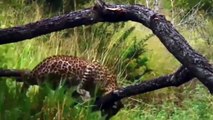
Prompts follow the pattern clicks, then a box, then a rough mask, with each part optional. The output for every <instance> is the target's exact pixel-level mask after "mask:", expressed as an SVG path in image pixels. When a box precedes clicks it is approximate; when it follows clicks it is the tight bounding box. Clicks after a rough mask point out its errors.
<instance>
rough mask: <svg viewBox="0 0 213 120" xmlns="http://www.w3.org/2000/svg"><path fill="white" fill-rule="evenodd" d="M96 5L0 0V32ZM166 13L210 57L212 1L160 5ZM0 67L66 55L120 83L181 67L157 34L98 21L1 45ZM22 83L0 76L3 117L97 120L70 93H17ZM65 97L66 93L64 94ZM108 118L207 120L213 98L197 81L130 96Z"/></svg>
mask: <svg viewBox="0 0 213 120" xmlns="http://www.w3.org/2000/svg"><path fill="white" fill-rule="evenodd" d="M107 2H109V3H119V4H144V5H146V6H147V7H150V8H152V9H154V7H155V6H154V0H108V1H107ZM93 3H94V0H0V29H3V28H8V27H13V26H17V25H23V24H27V23H30V22H35V21H38V20H41V19H44V18H49V17H52V16H56V15H61V14H65V13H68V12H70V11H74V10H79V9H83V8H87V7H90V6H92V5H93ZM158 7H159V11H158V12H159V13H161V14H163V15H165V16H166V18H167V19H168V20H170V21H171V22H172V23H173V24H174V25H175V27H176V28H177V29H178V30H179V31H180V33H181V34H182V35H183V36H184V37H185V38H186V39H187V40H188V42H189V43H190V45H191V46H192V47H193V48H194V49H196V50H197V51H199V52H200V53H201V54H203V55H204V56H206V57H207V58H208V59H209V60H210V61H212V60H213V41H212V40H213V34H212V33H213V19H212V18H213V1H212V0H193V1H191V0H159V6H158ZM0 51H1V53H0V68H14V69H32V68H33V67H34V66H36V65H37V64H38V63H39V62H40V61H42V60H43V59H44V58H46V57H47V56H51V55H57V54H66V55H74V56H78V57H82V58H84V59H88V60H94V59H95V60H98V61H99V62H100V63H101V64H103V65H105V66H107V67H108V68H110V69H111V70H112V71H113V72H114V73H115V74H117V76H118V77H117V78H118V82H119V85H120V86H127V85H130V84H137V83H139V82H141V81H144V80H147V79H151V78H155V77H158V76H161V75H165V74H169V73H172V72H174V71H175V70H176V69H177V68H178V66H180V64H179V63H178V61H177V60H175V59H174V57H173V56H172V55H171V54H170V53H169V52H168V51H167V50H166V49H165V47H164V46H163V45H162V44H161V43H160V41H159V40H158V38H157V37H155V36H154V35H153V34H152V32H151V31H150V30H148V29H147V28H145V27H144V26H143V25H141V24H138V23H135V22H125V23H114V24H109V23H98V24H95V25H92V26H80V27H77V28H73V29H67V30H63V31H59V32H54V33H51V34H48V35H44V36H40V37H37V38H34V39H33V40H27V41H23V42H19V43H14V44H7V45H1V46H0ZM21 86H22V83H17V82H15V81H14V80H13V79H5V78H0V119H1V120H20V119H22V120H29V119H32V120H34V119H36V120H38V119H45V120H52V119H57V120H61V119H65V120H70V119H71V120H93V119H97V120H101V119H104V117H102V116H101V115H100V112H91V104H90V103H80V102H79V103H77V104H74V103H76V102H77V101H76V100H75V99H73V98H71V97H70V94H71V92H72V89H70V88H66V87H64V86H59V87H58V88H57V90H52V89H50V88H49V87H48V86H43V87H42V88H43V89H42V90H40V89H38V86H32V87H30V88H29V90H28V91H26V93H22V92H21ZM64 93H65V94H64ZM123 102H124V103H125V108H123V109H122V110H121V111H120V112H119V113H118V114H117V115H116V116H114V117H113V118H112V119H113V120H122V119H124V120H141V119H145V120H153V119H156V120H168V119H172V120H179V119H182V120H189V119H190V120H212V119H213V98H212V96H211V95H210V94H209V93H208V91H207V89H206V88H205V87H204V86H203V85H202V84H201V83H200V82H199V81H197V80H196V79H195V80H193V81H191V82H189V83H187V84H185V85H182V86H180V87H178V88H173V87H171V88H165V89H162V90H157V91H153V92H150V93H146V94H143V95H138V96H134V97H130V98H127V99H125V100H124V101H123Z"/></svg>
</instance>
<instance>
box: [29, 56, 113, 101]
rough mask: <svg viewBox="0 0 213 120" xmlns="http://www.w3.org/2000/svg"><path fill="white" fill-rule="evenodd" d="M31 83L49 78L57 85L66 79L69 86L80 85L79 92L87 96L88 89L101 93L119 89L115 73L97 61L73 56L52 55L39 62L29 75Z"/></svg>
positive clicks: (42, 81) (38, 82)
mask: <svg viewBox="0 0 213 120" xmlns="http://www.w3.org/2000/svg"><path fill="white" fill-rule="evenodd" d="M29 79H30V80H31V84H42V83H44V80H46V79H49V80H50V81H51V83H53V84H54V85H55V86H57V85H58V83H59V81H60V80H66V85H68V86H78V89H77V90H78V92H79V93H80V94H84V95H86V96H87V97H89V96H88V93H87V92H86V91H89V92H90V93H91V92H94V91H95V88H97V89H98V90H97V91H98V92H100V93H101V94H107V93H109V92H111V91H113V90H116V89H117V82H116V77H115V75H113V74H111V73H110V72H109V70H108V69H106V68H105V67H103V66H102V65H100V64H98V63H97V62H89V61H86V60H83V59H80V58H77V57H73V56H62V55H60V56H52V57H49V58H46V59H45V60H43V61H42V62H41V63H40V64H38V65H37V66H36V67H35V68H34V69H33V70H32V71H31V74H30V76H29Z"/></svg>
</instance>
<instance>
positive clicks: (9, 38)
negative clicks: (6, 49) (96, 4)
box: [0, 8, 98, 44]
mask: <svg viewBox="0 0 213 120" xmlns="http://www.w3.org/2000/svg"><path fill="white" fill-rule="evenodd" d="M95 14H96V12H95V11H94V10H93V9H92V8H91V9H85V10H81V11H76V12H71V13H69V14H66V15H62V16H57V17H53V18H49V19H45V20H41V21H38V22H35V23H30V24H27V25H24V26H18V27H13V28H7V29H2V30H0V44H6V43H13V42H19V41H22V40H26V39H30V38H34V37H37V36H41V35H44V34H47V33H51V32H54V31H59V30H63V29H66V28H73V27H76V26H80V25H89V24H94V23H96V22H98V18H97V17H96V16H95Z"/></svg>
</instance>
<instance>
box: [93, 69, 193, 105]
mask: <svg viewBox="0 0 213 120" xmlns="http://www.w3.org/2000/svg"><path fill="white" fill-rule="evenodd" d="M193 78H194V75H193V74H192V73H191V72H190V71H189V70H188V69H187V68H185V67H180V68H179V69H178V70H177V71H176V72H175V73H173V74H170V75H166V76H162V77H159V78H155V79H153V80H148V81H145V82H142V83H140V84H138V85H132V86H128V87H125V88H122V89H120V90H117V91H114V92H112V93H110V94H107V95H105V96H103V97H102V98H100V99H99V100H97V101H96V105H97V108H101V109H109V108H108V107H110V105H112V104H113V103H114V102H116V101H119V100H121V99H123V98H126V97H130V96H133V95H138V94H143V93H146V92H150V91H154V90H157V89H161V88H165V87H171V86H175V87H178V86H180V85H182V84H184V83H186V82H188V81H190V80H192V79H193Z"/></svg>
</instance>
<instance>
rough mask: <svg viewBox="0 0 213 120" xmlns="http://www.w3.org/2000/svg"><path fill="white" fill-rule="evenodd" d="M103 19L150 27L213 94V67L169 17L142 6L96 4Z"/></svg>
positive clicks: (96, 8)
mask: <svg viewBox="0 0 213 120" xmlns="http://www.w3.org/2000/svg"><path fill="white" fill-rule="evenodd" d="M94 9H95V10H96V11H98V13H99V16H100V17H101V18H102V19H103V21H109V22H117V21H126V20H132V21H136V22H140V23H142V24H143V25H145V26H146V27H148V28H150V29H151V30H152V31H153V33H154V34H155V35H157V37H158V38H159V39H160V40H161V42H162V43H163V44H164V46H165V47H166V48H167V49H168V50H169V52H171V53H172V54H173V55H174V56H175V57H176V58H177V60H178V61H179V62H180V63H182V64H183V65H184V66H185V67H187V68H188V69H189V70H190V72H192V73H193V74H194V75H195V77H197V78H198V79H199V80H200V81H201V82H202V83H203V84H204V85H205V86H206V87H207V88H208V89H209V91H210V92H211V93H212V94H213V67H212V66H211V64H209V63H208V60H207V59H206V58H204V57H203V56H202V55H200V54H198V53H197V52H195V51H194V50H193V49H192V47H191V46H190V45H189V44H188V43H187V41H186V40H185V38H184V37H183V36H182V35H181V34H180V33H179V32H178V31H177V30H176V29H175V28H174V27H173V26H172V24H171V23H170V22H169V21H167V20H166V19H165V17H164V16H163V15H159V14H157V13H155V12H154V11H152V10H150V9H148V8H146V7H145V6H141V5H105V4H104V3H102V4H101V5H96V7H94Z"/></svg>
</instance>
